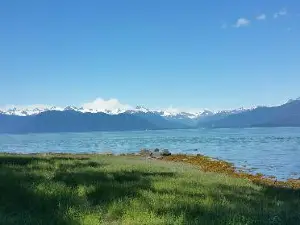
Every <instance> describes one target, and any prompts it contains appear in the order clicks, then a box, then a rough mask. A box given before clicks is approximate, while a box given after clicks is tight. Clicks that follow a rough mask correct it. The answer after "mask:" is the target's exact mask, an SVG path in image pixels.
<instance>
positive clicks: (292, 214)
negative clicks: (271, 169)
mask: <svg viewBox="0 0 300 225" xmlns="http://www.w3.org/2000/svg"><path fill="white" fill-rule="evenodd" d="M168 160H170V161H165V160H148V159H146V158H145V157H138V156H136V157H133V156H104V155H27V156H24V155H7V154H6V155H5V154H2V155H0V224H1V225H2V224H3V225H4V224H5V225H12V224H14V225H15V224H30V225H36V224H43V225H44V224H46V225H47V224H53V225H54V224H55V225H57V224H58V225H59V224H65V225H79V224H88V225H91V224H93V225H94V224H129V225H134V224H137V225H140V224H155V225H156V224H170V225H171V224H172V225H173V224H222V225H223V224H241V225H245V224H300V222H299V221H300V200H299V199H300V192H299V190H298V189H296V188H289V187H277V186H272V185H268V184H264V183H260V184H255V183H253V181H251V180H248V179H245V178H239V177H233V176H230V174H226V173H225V174H224V173H212V172H209V171H208V170H206V172H203V171H200V170H199V167H198V166H197V165H196V166H194V165H190V164H187V163H182V162H174V161H180V160H179V159H178V158H174V159H172V158H168ZM181 161H182V159H181ZM183 161H189V159H187V160H183ZM189 163H191V162H189ZM191 164H193V163H191ZM194 164H195V163H194ZM203 169H204V170H205V167H203ZM215 172H218V171H215Z"/></svg>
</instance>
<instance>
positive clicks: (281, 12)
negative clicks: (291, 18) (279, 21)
mask: <svg viewBox="0 0 300 225" xmlns="http://www.w3.org/2000/svg"><path fill="white" fill-rule="evenodd" d="M286 14H287V10H286V9H285V8H283V9H281V10H280V11H279V12H276V13H274V15H273V17H274V19H276V18H278V17H279V16H285V15H286Z"/></svg>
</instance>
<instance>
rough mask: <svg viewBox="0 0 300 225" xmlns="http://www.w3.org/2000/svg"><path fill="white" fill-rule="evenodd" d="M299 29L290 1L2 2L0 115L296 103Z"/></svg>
mask: <svg viewBox="0 0 300 225" xmlns="http://www.w3.org/2000/svg"><path fill="white" fill-rule="evenodd" d="M230 2H231V3H230ZM299 25H300V2H298V1H294V0H293V1H291V0H286V1H283V0H282V1H279V0H273V1H262V0H243V1H221V0H220V1H208V0H205V1H204V0H203V1H176V0H172V1H171V0H164V1H161V0H151V1H150V0H145V1H140V0H128V1H121V0H119V1H116V0H110V1H96V0H94V1H93V0H89V1H80V0H78V1H62V0H59V1H58V0H51V1H50V0H49V1H46V0H45V1H41V0H36V1H32V0H28V1H16V0H3V1H1V2H0V31H1V35H0V76H1V77H0V78H1V83H0V94H1V99H0V105H1V106H3V105H8V104H15V105H31V104H50V105H70V104H71V105H80V104H83V103H87V102H91V101H93V100H95V99H96V98H103V99H110V98H116V99H118V100H119V101H120V102H122V103H124V104H125V103H126V104H129V105H141V104H142V105H145V106H147V107H150V108H159V107H169V106H170V105H172V106H173V107H178V108H209V109H227V108H236V107H241V106H245V107H248V106H253V105H276V104H280V103H283V102H285V101H286V100H288V99H289V98H296V97H299V96H300V91H299V84H300V73H299V71H300V63H299V60H300V44H299V40H300V26H299Z"/></svg>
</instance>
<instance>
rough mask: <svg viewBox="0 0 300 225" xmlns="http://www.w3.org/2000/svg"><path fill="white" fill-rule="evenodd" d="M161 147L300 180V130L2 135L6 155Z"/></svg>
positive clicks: (205, 130) (123, 150) (1, 145)
mask: <svg viewBox="0 0 300 225" xmlns="http://www.w3.org/2000/svg"><path fill="white" fill-rule="evenodd" d="M156 147H157V148H167V149H169V150H170V151H171V152H172V153H188V154H198V153H201V154H204V155H208V156H211V157H215V158H220V159H225V160H227V161H230V162H233V163H235V165H236V166H238V167H246V168H248V169H251V170H252V171H253V172H261V173H264V174H266V175H275V176H277V177H278V178H279V179H287V178H300V128H251V129H211V130H210V129H203V130H172V131H142V132H94V133H59V134H27V135H0V152H15V153H36V152H69V153H75V152H76V153H78V152H113V153H129V152H137V151H139V149H141V148H156Z"/></svg>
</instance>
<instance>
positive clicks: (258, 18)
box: [256, 14, 267, 20]
mask: <svg viewBox="0 0 300 225" xmlns="http://www.w3.org/2000/svg"><path fill="white" fill-rule="evenodd" d="M266 18H267V16H266V14H261V15H259V16H257V17H256V19H257V20H265V19H266Z"/></svg>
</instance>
